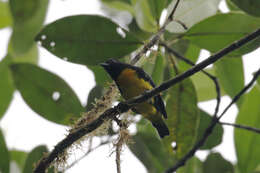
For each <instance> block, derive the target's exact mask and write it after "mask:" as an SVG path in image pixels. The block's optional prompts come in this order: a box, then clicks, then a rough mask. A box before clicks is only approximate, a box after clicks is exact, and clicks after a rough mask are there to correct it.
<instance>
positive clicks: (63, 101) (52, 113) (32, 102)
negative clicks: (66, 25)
mask: <svg viewBox="0 0 260 173" xmlns="http://www.w3.org/2000/svg"><path fill="white" fill-rule="evenodd" d="M11 69H12V74H13V78H14V81H15V85H16V88H17V89H18V90H19V91H20V93H21V95H22V97H23V99H24V100H25V102H26V103H27V104H28V105H29V106H30V107H31V108H32V109H33V110H34V111H35V112H37V113H38V114H39V115H41V116H43V117H44V118H46V119H48V120H50V121H53V122H56V123H59V124H65V125H66V124H69V123H70V121H69V120H70V118H72V117H79V116H80V113H81V112H83V111H84V108H83V107H82V106H81V103H80V101H79V99H78V97H77V96H76V94H75V93H74V91H73V90H72V89H71V88H70V87H69V86H68V84H67V83H66V82H65V81H64V80H63V79H61V78H60V77H58V76H56V75H55V74H53V73H50V72H48V71H46V70H44V69H42V68H39V67H37V66H35V65H32V64H26V63H19V64H13V65H12V66H11Z"/></svg>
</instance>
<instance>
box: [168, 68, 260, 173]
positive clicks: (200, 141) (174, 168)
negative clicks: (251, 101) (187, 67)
mask: <svg viewBox="0 0 260 173" xmlns="http://www.w3.org/2000/svg"><path fill="white" fill-rule="evenodd" d="M259 75H260V69H258V71H257V72H256V73H255V74H254V77H253V79H252V80H251V81H250V82H249V83H248V84H247V85H246V86H245V87H244V88H243V89H242V90H241V91H240V92H239V93H238V94H237V95H236V96H235V97H234V98H233V99H232V101H231V102H230V103H229V105H228V106H227V107H226V108H225V110H224V111H223V112H222V113H221V115H220V116H218V117H217V116H214V117H213V118H212V120H211V123H210V125H209V127H208V128H207V129H206V130H205V132H204V134H203V136H202V138H201V139H200V140H199V141H198V142H197V143H196V144H195V145H194V146H193V148H192V149H191V150H190V151H189V152H188V153H187V154H186V155H185V156H184V157H183V158H182V159H180V160H179V161H178V162H177V163H176V164H175V165H174V166H173V167H171V168H169V169H168V170H167V171H166V173H172V172H174V171H176V170H177V169H178V168H179V167H181V166H184V165H185V163H186V161H187V160H188V159H189V158H191V157H192V156H193V155H194V154H195V153H196V151H197V150H198V149H199V148H200V147H201V146H202V145H203V144H204V143H205V141H206V140H207V138H208V137H209V135H210V134H211V133H212V131H213V129H214V127H215V125H216V124H217V123H218V121H219V119H220V118H222V117H223V115H224V114H225V113H226V112H227V110H228V109H229V108H230V107H231V106H232V105H233V104H234V103H235V102H236V101H237V100H238V99H239V98H240V97H241V96H242V95H243V94H244V93H245V92H246V91H247V90H248V89H249V88H250V87H251V86H252V85H253V84H254V82H255V81H256V80H257V78H258V76H259Z"/></svg>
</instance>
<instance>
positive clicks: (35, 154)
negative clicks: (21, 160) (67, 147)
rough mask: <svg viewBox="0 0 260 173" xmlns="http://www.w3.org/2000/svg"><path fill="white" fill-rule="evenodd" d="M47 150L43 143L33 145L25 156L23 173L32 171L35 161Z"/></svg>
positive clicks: (31, 172)
mask: <svg viewBox="0 0 260 173" xmlns="http://www.w3.org/2000/svg"><path fill="white" fill-rule="evenodd" d="M47 152H48V149H47V147H46V146H44V145H40V146H38V147H35V148H34V149H33V150H32V151H31V152H30V153H29V154H28V156H27V158H26V161H25V165H24V169H23V173H33V170H34V168H35V166H36V163H37V162H38V161H39V160H40V159H41V158H42V157H43V156H44V154H45V153H47Z"/></svg>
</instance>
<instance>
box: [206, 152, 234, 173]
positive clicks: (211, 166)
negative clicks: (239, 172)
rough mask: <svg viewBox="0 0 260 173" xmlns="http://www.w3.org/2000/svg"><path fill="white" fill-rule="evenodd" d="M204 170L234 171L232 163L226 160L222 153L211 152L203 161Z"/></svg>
mask: <svg viewBox="0 0 260 173" xmlns="http://www.w3.org/2000/svg"><path fill="white" fill-rule="evenodd" d="M203 170H204V172H210V173H220V172H221V173H233V172H234V168H233V165H232V163H230V162H229V161H227V160H225V159H224V158H223V157H222V156H221V154H220V153H210V154H209V155H208V156H207V159H206V160H205V162H204V163H203Z"/></svg>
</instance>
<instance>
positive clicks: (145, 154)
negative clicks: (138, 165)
mask: <svg viewBox="0 0 260 173" xmlns="http://www.w3.org/2000/svg"><path fill="white" fill-rule="evenodd" d="M132 140H133V143H131V144H129V148H130V150H131V151H132V152H133V153H134V154H135V156H136V157H137V158H138V159H139V160H140V161H141V162H142V163H143V164H144V166H145V167H146V169H147V170H148V172H149V173H157V172H163V171H165V169H166V168H168V167H169V166H170V165H172V163H173V162H174V160H175V159H174V157H173V156H172V155H171V154H170V153H168V152H167V149H166V148H165V146H164V145H163V144H162V141H161V140H160V139H159V138H158V135H157V133H156V131H155V129H154V127H153V126H152V125H151V124H150V123H148V122H147V121H146V120H144V119H142V120H141V121H140V122H139V123H138V124H137V134H136V135H134V136H133V137H132Z"/></svg>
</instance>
